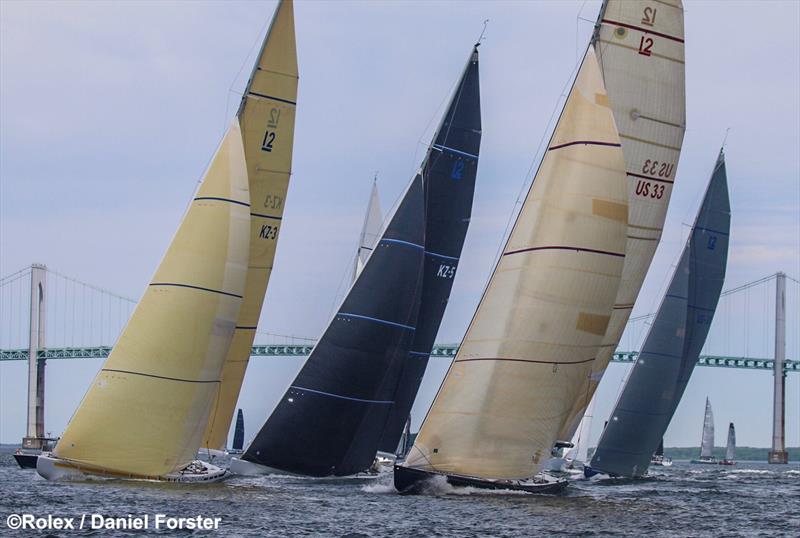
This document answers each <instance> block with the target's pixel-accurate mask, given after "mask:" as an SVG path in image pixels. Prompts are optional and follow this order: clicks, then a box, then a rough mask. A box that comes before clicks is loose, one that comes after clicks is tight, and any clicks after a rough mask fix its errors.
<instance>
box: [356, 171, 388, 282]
mask: <svg viewBox="0 0 800 538" xmlns="http://www.w3.org/2000/svg"><path fill="white" fill-rule="evenodd" d="M382 226H383V213H382V212H381V200H380V198H379V197H378V181H377V177H376V178H375V181H373V182H372V191H371V192H370V194H369V205H368V206H367V214H366V215H365V216H364V225H363V226H362V228H361V235H360V236H359V238H358V250H357V251H356V262H355V265H354V267H353V281H355V280H356V278H358V275H359V274H360V273H361V271H363V270H364V265H365V264H366V263H367V258H369V255H370V254H371V253H372V250H373V249H374V248H375V244H376V243H377V242H378V239H379V238H380V235H381V227H382Z"/></svg>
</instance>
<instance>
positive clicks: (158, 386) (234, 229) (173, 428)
mask: <svg viewBox="0 0 800 538" xmlns="http://www.w3.org/2000/svg"><path fill="white" fill-rule="evenodd" d="M249 206H250V198H249V194H248V185H247V172H246V169H245V163H244V150H243V144H242V138H241V131H240V128H239V123H238V121H236V120H234V121H233V123H232V124H231V127H230V128H229V129H228V132H227V134H226V135H225V138H224V139H223V141H222V144H221V145H220V147H219V148H218V150H217V153H216V155H215V157H214V159H213V160H212V162H211V165H210V166H209V168H208V170H207V171H206V174H205V177H204V179H203V181H202V183H201V185H200V188H199V190H198V192H197V193H196V195H195V196H194V199H193V201H192V203H191V205H190V206H189V209H188V210H187V211H186V214H185V215H184V218H183V220H182V222H181V225H180V227H179V228H178V231H177V232H176V234H175V236H174V238H173V240H172V242H171V244H170V246H169V248H168V249H167V252H166V253H165V255H164V257H163V259H162V260H161V263H160V265H159V267H158V269H157V270H156V272H155V274H154V276H153V279H152V281H151V282H150V284H149V286H148V287H147V289H146V290H145V293H144V295H143V297H142V299H141V300H140V301H139V303H138V304H137V306H136V309H135V310H134V312H133V315H132V316H131V318H130V319H129V320H128V323H127V324H126V326H125V329H124V330H123V332H122V334H121V335H120V337H119V339H118V341H117V343H116V345H115V346H114V349H113V350H112V351H111V354H110V355H109V357H108V359H106V361H105V363H104V364H103V366H102V368H101V370H100V372H99V373H98V374H97V376H96V377H95V379H94V381H93V382H92V384H91V386H90V387H89V390H88V391H87V393H86V395H85V396H84V398H83V400H82V402H81V404H80V406H79V407H78V409H77V411H76V412H75V415H74V416H73V417H72V419H71V420H70V422H69V424H68V425H67V429H66V430H65V432H64V434H63V436H62V437H61V440H60V441H59V443H58V445H57V446H56V448H55V450H54V455H55V456H56V457H57V458H60V459H62V460H66V461H68V462H72V463H76V464H80V465H81V466H83V467H86V468H89V469H92V470H94V472H101V473H102V472H108V473H117V474H123V475H127V476H138V477H162V476H164V475H166V474H168V473H170V472H173V471H177V470H181V469H183V468H184V467H186V466H187V465H188V464H189V463H190V462H191V461H192V460H193V459H194V456H195V454H196V453H197V449H198V448H199V446H200V442H201V439H202V434H203V430H204V428H205V424H206V422H207V421H208V416H209V412H210V410H211V403H212V402H213V398H214V393H215V392H216V389H217V386H218V384H219V382H220V375H221V370H222V366H223V361H224V358H225V354H226V352H227V350H228V347H229V345H230V342H231V338H232V336H233V332H234V326H235V324H236V319H237V317H238V315H239V309H240V306H241V303H242V299H241V298H242V294H243V293H244V287H245V273H246V270H247V261H248V246H247V230H248V227H249V215H248V213H249Z"/></svg>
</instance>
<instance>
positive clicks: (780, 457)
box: [768, 273, 789, 463]
mask: <svg viewBox="0 0 800 538" xmlns="http://www.w3.org/2000/svg"><path fill="white" fill-rule="evenodd" d="M784 360H786V275H785V274H784V273H778V274H777V275H776V276H775V363H774V365H775V366H774V367H775V371H774V376H775V389H774V391H773V398H772V403H773V406H772V450H770V451H769V459H768V461H769V463H788V462H789V454H788V452H786V445H785V435H784V434H785V428H784V419H785V418H786V372H785V371H784V369H783V362H784Z"/></svg>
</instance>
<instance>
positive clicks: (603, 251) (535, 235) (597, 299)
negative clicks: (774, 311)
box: [404, 48, 628, 479]
mask: <svg viewBox="0 0 800 538" xmlns="http://www.w3.org/2000/svg"><path fill="white" fill-rule="evenodd" d="M627 218H628V206H627V188H626V179H625V164H624V160H623V157H622V151H621V149H620V141H619V137H618V135H617V129H616V126H615V123H614V118H613V115H612V112H611V109H610V105H609V101H608V96H607V94H606V92H605V89H604V87H603V80H602V77H601V75H600V70H599V67H598V64H597V59H596V57H595V53H594V50H592V49H591V48H590V49H589V50H588V52H587V54H586V57H585V59H584V62H583V64H582V67H581V69H580V70H579V71H578V74H577V76H576V80H575V84H574V86H573V88H572V91H571V92H570V94H569V97H568V98H567V102H566V104H565V106H564V110H563V112H562V115H561V118H560V119H559V122H558V124H557V126H556V129H555V132H554V134H553V137H552V139H551V143H550V145H549V147H548V150H547V152H546V153H545V157H544V159H543V161H542V164H541V167H540V169H539V171H538V173H537V175H536V178H535V179H534V182H533V185H532V187H531V189H530V191H529V192H528V195H527V197H526V200H525V202H524V204H523V207H522V209H521V210H520V213H519V216H518V218H517V221H516V223H515V225H514V228H513V229H512V232H511V235H510V237H509V240H508V242H507V243H506V245H505V248H504V250H503V253H502V255H501V257H500V260H499V262H498V264H497V267H496V268H495V271H494V273H493V275H492V277H491V279H490V281H489V284H488V286H487V288H486V290H485V292H484V295H483V297H482V299H481V302H480V304H479V306H478V309H477V311H476V313H475V316H474V318H473V320H472V323H471V324H470V326H469V328H468V330H467V333H466V336H465V338H464V341H463V342H462V345H461V347H460V348H459V351H458V353H457V355H456V358H455V359H454V362H453V364H452V365H451V368H450V370H449V371H448V373H447V376H446V377H445V380H444V382H443V384H442V386H441V388H440V390H439V393H438V394H437V396H436V399H435V400H434V403H433V405H432V407H431V409H430V411H429V413H428V415H427V417H426V419H425V421H424V423H423V425H422V427H421V429H420V432H419V434H418V436H417V438H416V440H415V443H414V446H413V447H412V449H411V451H410V453H409V456H408V458H407V460H406V463H405V464H404V466H407V467H412V468H416V469H420V470H425V471H435V472H439V473H445V474H458V475H466V476H472V477H478V478H497V479H525V478H529V477H532V476H534V475H535V474H536V473H537V472H538V471H539V467H540V463H541V462H543V461H544V459H546V458H547V457H548V456H549V455H550V449H551V447H552V446H553V443H554V441H555V440H556V435H557V433H558V430H559V428H560V427H561V425H562V424H563V422H564V420H565V419H566V417H567V414H568V413H569V411H570V409H571V408H572V406H573V405H574V403H575V400H576V399H577V398H578V397H579V396H580V394H581V392H582V390H583V388H584V380H585V379H586V377H587V376H588V373H589V370H590V368H591V363H592V361H593V360H594V357H595V356H596V355H597V351H598V349H599V346H600V344H601V343H602V338H603V335H604V334H605V332H606V329H607V327H608V321H609V318H610V315H611V311H612V308H613V305H614V300H615V297H616V294H617V289H618V288H619V283H620V278H621V275H622V265H623V260H624V257H625V254H624V252H625V234H626V231H627Z"/></svg>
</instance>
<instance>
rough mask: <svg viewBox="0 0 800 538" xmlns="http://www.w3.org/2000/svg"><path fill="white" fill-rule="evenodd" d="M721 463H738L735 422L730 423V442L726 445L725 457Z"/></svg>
mask: <svg viewBox="0 0 800 538" xmlns="http://www.w3.org/2000/svg"><path fill="white" fill-rule="evenodd" d="M719 464H720V465H736V429H735V428H734V427H733V422H731V423H730V424H728V444H727V446H726V447H725V459H724V460H722V461H720V462H719Z"/></svg>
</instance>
